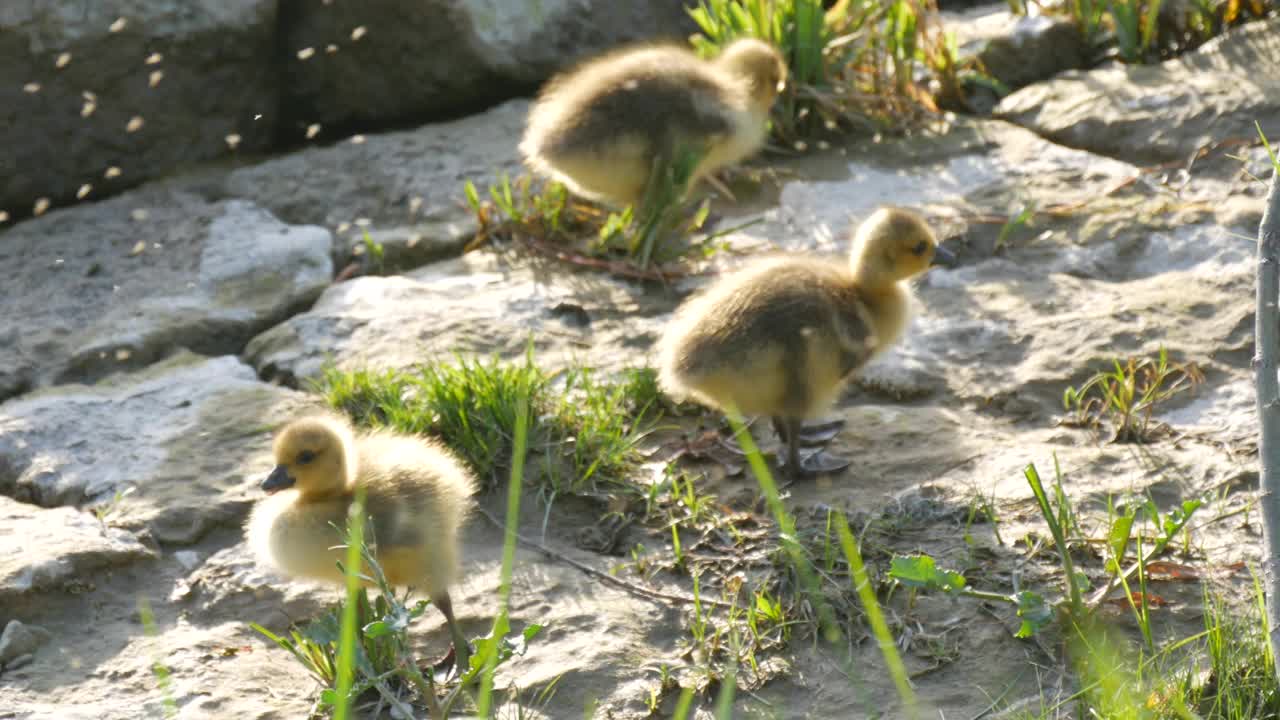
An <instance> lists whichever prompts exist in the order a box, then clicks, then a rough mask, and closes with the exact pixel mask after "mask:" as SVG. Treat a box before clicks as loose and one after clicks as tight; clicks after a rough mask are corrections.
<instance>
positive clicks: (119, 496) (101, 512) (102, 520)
mask: <svg viewBox="0 0 1280 720" xmlns="http://www.w3.org/2000/svg"><path fill="white" fill-rule="evenodd" d="M137 489H138V488H136V487H134V486H133V485H130V486H128V487H125V488H121V489H119V490H116V491H115V492H114V493H112V494H111V499H110V500H107V501H106V502H103V503H99V504H97V505H94V506H93V507H91V508H90V510H92V512H93V516H94V517H95V518H96V519H97V520H98V524H100V525H102V527H104V528H105V527H106V526H107V519H108V518H110V517H111V516H112V515H114V514H115V512H116V510H118V509H120V501H121V500H124V499H125V498H127V497H129V496H130V495H132V494H133V493H134V491H136V490H137Z"/></svg>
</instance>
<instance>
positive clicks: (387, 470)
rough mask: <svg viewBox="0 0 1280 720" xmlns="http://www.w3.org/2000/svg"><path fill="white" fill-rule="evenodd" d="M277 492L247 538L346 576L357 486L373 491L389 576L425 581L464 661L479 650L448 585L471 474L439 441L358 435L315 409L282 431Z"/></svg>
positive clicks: (374, 523)
mask: <svg viewBox="0 0 1280 720" xmlns="http://www.w3.org/2000/svg"><path fill="white" fill-rule="evenodd" d="M274 450H275V460H276V467H275V469H274V470H272V471H271V474H270V475H269V476H268V477H267V479H266V480H264V481H263V483H262V489H263V490H265V491H267V492H268V493H270V496H269V497H267V498H265V499H263V500H262V501H261V502H259V503H258V504H257V506H255V507H254V509H253V512H252V514H251V515H250V518H249V522H248V526H247V533H246V534H247V537H248V541H249V545H250V547H251V548H252V549H253V551H254V552H255V554H256V555H257V556H258V557H259V558H260V559H261V560H263V561H265V562H266V563H267V564H269V565H272V566H274V567H276V568H277V569H279V570H280V571H282V572H284V573H286V574H288V575H292V576H295V577H301V578H307V579H313V580H323V581H328V582H334V583H345V577H344V575H343V574H342V572H341V571H340V570H339V569H338V566H337V563H338V561H340V560H343V559H344V558H345V550H343V549H342V548H335V546H336V545H338V544H340V543H341V536H340V535H339V534H338V532H337V531H336V530H335V529H334V526H335V525H336V526H337V527H338V528H345V527H346V523H347V511H348V509H349V508H350V506H351V503H352V502H353V501H354V499H355V492H356V489H357V488H363V489H364V491H365V515H366V517H367V518H368V520H367V521H366V533H365V537H366V539H367V540H368V541H369V542H370V548H371V550H372V551H373V554H374V557H375V558H376V559H377V561H378V564H379V565H380V566H381V567H382V570H383V572H384V573H385V575H386V578H387V580H388V581H389V583H390V584H391V585H394V586H407V587H415V588H419V589H422V590H424V591H425V592H426V593H427V595H428V597H430V598H431V601H432V602H433V603H434V604H435V605H436V607H438V608H440V612H441V613H443V614H444V617H445V620H446V622H447V623H448V625H449V633H450V636H451V637H452V638H453V644H454V650H455V653H456V656H455V657H456V660H457V666H458V667H460V668H465V667H466V666H467V663H468V657H469V654H470V649H469V647H468V645H467V641H466V639H465V638H464V637H463V635H462V632H461V630H460V629H459V628H458V624H457V622H456V621H455V619H454V616H453V604H452V602H451V600H450V598H449V590H448V588H449V585H450V584H452V582H453V580H454V578H455V577H456V576H457V574H458V530H459V528H460V527H461V525H462V523H463V521H464V520H465V519H466V516H467V513H468V512H469V511H470V510H471V508H472V506H473V504H472V499H471V496H472V495H473V494H474V493H475V490H476V482H475V479H474V478H473V477H472V475H471V473H470V472H469V471H468V470H466V469H465V468H464V467H463V465H462V464H461V463H460V462H459V461H458V460H457V458H455V457H454V456H453V454H452V453H451V452H449V450H447V449H446V448H445V447H444V446H442V445H440V444H439V443H437V442H435V441H433V440H429V439H426V438H422V437H415V436H409V435H401V434H396V433H392V432H389V431H372V432H364V433H359V434H357V433H356V432H355V431H354V430H353V429H352V428H351V426H350V425H349V424H348V423H347V422H346V421H344V420H341V419H339V418H336V417H331V416H327V415H326V416H316V417H308V418H303V419H300V420H296V421H294V422H292V423H290V424H289V425H287V426H286V427H285V428H284V429H283V430H281V431H280V433H279V434H278V435H277V436H276V439H275V448H274ZM366 584H367V583H366Z"/></svg>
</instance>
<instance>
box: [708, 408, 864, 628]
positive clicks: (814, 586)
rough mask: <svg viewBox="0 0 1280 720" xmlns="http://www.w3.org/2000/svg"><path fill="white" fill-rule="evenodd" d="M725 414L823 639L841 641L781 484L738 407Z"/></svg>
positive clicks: (831, 612) (833, 614)
mask: <svg viewBox="0 0 1280 720" xmlns="http://www.w3.org/2000/svg"><path fill="white" fill-rule="evenodd" d="M725 415H726V417H728V419H729V425H730V426H731V427H732V428H733V434H734V437H735V438H736V439H737V441H738V444H739V445H740V446H741V447H742V450H743V452H745V453H746V454H747V462H748V463H749V464H750V465H751V472H752V473H753V474H755V476H756V481H757V482H758V483H759V484H760V490H761V492H763V493H764V496H765V502H766V504H767V505H768V506H769V511H770V512H771V513H772V514H773V518H774V521H775V522H776V523H777V524H778V534H779V536H780V539H781V540H782V545H783V547H784V548H785V549H786V551H787V554H788V556H790V558H791V562H792V565H793V566H794V567H795V570H796V574H797V575H799V576H800V581H801V582H802V583H803V585H804V590H805V591H806V592H808V594H809V596H810V599H811V600H812V602H813V604H814V607H815V608H816V609H817V611H818V623H819V627H820V628H821V630H822V634H823V636H824V638H825V639H826V640H827V642H831V643H835V642H839V641H840V639H841V637H842V633H841V632H840V628H839V627H838V626H837V624H836V619H835V613H834V611H832V609H831V605H830V604H828V603H827V600H826V598H825V597H824V596H823V594H822V592H821V591H820V590H819V589H818V588H819V585H818V579H817V577H815V575H814V569H813V567H811V566H810V564H809V560H808V558H806V557H805V555H804V550H803V549H802V548H801V546H800V542H799V541H798V540H797V539H796V525H795V520H793V519H792V518H791V515H790V514H789V513H788V512H787V509H786V508H785V507H783V505H782V497H781V496H780V495H779V494H778V485H777V483H775V482H774V481H773V474H772V473H770V472H769V467H768V466H767V465H766V464H765V462H764V456H763V455H761V454H760V448H758V447H756V444H755V441H754V440H752V439H751V433H749V432H747V428H746V425H745V424H744V423H743V422H742V416H741V415H740V414H739V413H738V411H737V409H736V408H732V407H731V408H729V409H728V411H727V412H726V413H725Z"/></svg>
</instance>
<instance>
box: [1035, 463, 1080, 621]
mask: <svg viewBox="0 0 1280 720" xmlns="http://www.w3.org/2000/svg"><path fill="white" fill-rule="evenodd" d="M1022 474H1023V476H1024V477H1026V479H1027V483H1028V484H1029V485H1030V486H1031V492H1032V493H1033V494H1034V495H1035V497H1036V503H1037V504H1038V505H1039V506H1040V514H1041V515H1042V516H1043V517H1044V521H1045V524H1047V525H1048V526H1049V532H1050V534H1052V535H1053V541H1054V543H1055V544H1056V545H1057V547H1058V557H1059V558H1060V559H1061V560H1062V569H1063V571H1064V572H1065V573H1066V576H1067V577H1066V582H1067V591H1068V594H1069V596H1070V598H1071V613H1072V615H1073V617H1075V618H1076V619H1077V620H1079V619H1082V618H1083V617H1084V615H1083V612H1084V603H1083V602H1082V601H1081V599H1080V587H1079V584H1078V582H1077V581H1076V572H1075V564H1074V563H1072V562H1071V553H1070V551H1068V549H1067V538H1066V533H1065V532H1064V528H1063V527H1062V525H1061V523H1059V521H1058V516H1057V515H1056V514H1055V513H1054V512H1053V507H1052V506H1051V505H1050V504H1049V495H1048V493H1046V492H1045V490H1044V483H1043V482H1041V480H1040V473H1039V471H1037V470H1036V466H1035V464H1034V463H1032V464H1030V465H1027V467H1026V468H1024V469H1023V471H1022Z"/></svg>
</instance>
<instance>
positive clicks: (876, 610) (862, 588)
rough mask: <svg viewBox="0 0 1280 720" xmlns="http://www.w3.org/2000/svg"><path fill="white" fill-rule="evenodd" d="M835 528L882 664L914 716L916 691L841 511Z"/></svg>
mask: <svg viewBox="0 0 1280 720" xmlns="http://www.w3.org/2000/svg"><path fill="white" fill-rule="evenodd" d="M836 532H837V533H839V535H840V547H841V548H842V549H843V550H844V557H845V559H846V560H848V561H849V570H850V574H851V575H852V577H851V579H852V580H853V587H854V589H855V590H856V591H857V592H858V599H859V600H860V601H861V602H862V609H863V610H864V611H866V613H867V623H868V624H870V625H871V632H872V634H874V635H875V636H876V641H877V642H878V643H879V644H880V653H881V654H882V655H883V656H884V664H885V665H886V666H887V667H888V668H889V676H890V677H891V678H893V684H894V685H895V686H896V687H897V688H898V697H900V698H902V704H903V705H904V706H905V707H906V708H907V713H908V715H909V716H910V717H916V716H917V705H916V693H915V690H914V689H912V687H911V680H910V679H909V678H908V676H907V667H906V665H904V664H903V662H902V656H901V655H900V654H899V653H898V646H897V644H896V643H894V641H893V633H891V632H890V631H889V624H888V623H887V622H885V619H884V613H883V612H882V611H881V610H880V603H879V601H877V600H876V593H875V591H874V590H872V589H871V579H870V578H869V577H868V576H867V568H866V566H865V565H864V564H863V562H862V552H861V551H860V550H859V549H858V544H857V542H855V541H854V539H853V533H852V532H850V531H849V522H848V521H847V520H846V519H845V517H844V514H843V513H837V514H836Z"/></svg>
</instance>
